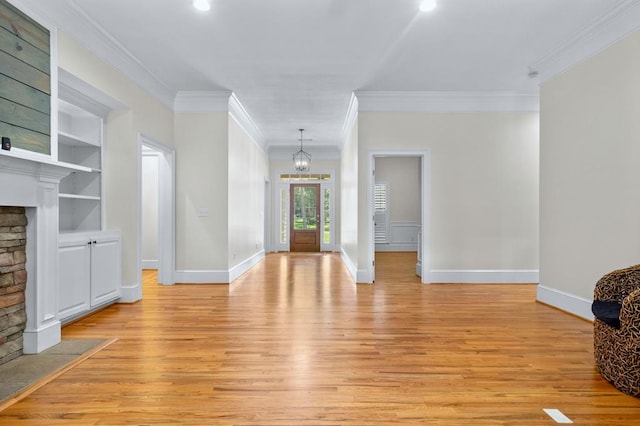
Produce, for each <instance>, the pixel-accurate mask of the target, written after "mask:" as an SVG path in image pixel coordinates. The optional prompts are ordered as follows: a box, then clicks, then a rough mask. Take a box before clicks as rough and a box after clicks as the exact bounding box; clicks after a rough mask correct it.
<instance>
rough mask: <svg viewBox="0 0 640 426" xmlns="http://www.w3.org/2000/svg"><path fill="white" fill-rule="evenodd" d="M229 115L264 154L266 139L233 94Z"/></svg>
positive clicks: (229, 105) (229, 104)
mask: <svg viewBox="0 0 640 426" xmlns="http://www.w3.org/2000/svg"><path fill="white" fill-rule="evenodd" d="M228 109H229V115H230V116H231V117H232V118H233V119H234V120H235V121H236V123H238V126H240V128H241V129H242V130H243V131H244V132H245V133H246V134H247V135H248V136H249V137H250V138H251V140H252V141H253V143H255V144H256V145H258V147H259V148H260V149H261V150H262V151H263V152H264V150H265V144H266V141H265V138H264V135H263V134H262V132H261V131H260V129H259V128H258V126H257V125H256V123H255V121H253V119H252V118H251V116H250V115H249V113H248V112H247V110H246V109H245V108H244V106H243V105H242V103H241V102H240V100H239V99H238V98H237V97H236V94H235V93H232V94H231V97H230V98H229V102H228Z"/></svg>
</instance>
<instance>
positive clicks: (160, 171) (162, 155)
mask: <svg viewBox="0 0 640 426" xmlns="http://www.w3.org/2000/svg"><path fill="white" fill-rule="evenodd" d="M145 158H146V159H147V160H148V159H149V158H153V159H155V160H156V161H155V162H153V164H154V166H155V167H156V170H155V173H156V178H157V183H156V185H155V186H154V185H153V184H152V185H151V188H157V189H154V190H157V194H156V195H157V199H156V200H157V201H153V202H154V203H157V206H156V205H154V207H152V209H151V211H152V212H154V213H157V223H154V224H153V225H152V226H151V228H147V229H146V231H147V232H151V233H155V235H152V236H151V238H148V239H149V240H151V241H152V243H151V244H155V245H156V252H155V255H156V256H155V257H156V259H155V260H156V263H154V264H155V265H156V266H157V269H158V284H163V285H172V284H175V278H174V273H175V151H174V149H173V148H170V147H168V146H166V145H164V144H163V143H161V142H158V141H155V140H153V139H151V138H149V137H147V136H145V135H143V134H139V135H138V270H139V271H140V298H142V285H141V283H142V269H143V266H152V265H153V264H148V263H147V264H144V265H143V229H144V228H143V206H142V203H143V199H145V201H147V200H149V197H143V161H144V159H145ZM151 176H153V173H151ZM147 177H148V176H147ZM144 183H145V184H148V183H149V182H144ZM151 199H152V200H153V197H151ZM146 207H148V206H145V209H146ZM151 216H153V214H151ZM145 219H146V220H148V219H149V218H145ZM154 231H155V232H154ZM146 237H148V235H145V239H147V238H146ZM145 260H148V259H145Z"/></svg>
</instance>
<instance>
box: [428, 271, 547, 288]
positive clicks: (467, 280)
mask: <svg viewBox="0 0 640 426" xmlns="http://www.w3.org/2000/svg"><path fill="white" fill-rule="evenodd" d="M538 277H539V272H538V270H537V269H514V270H510V269H469V270H454V269H441V270H432V271H430V272H429V281H430V282H432V283H460V284H531V283H538V281H539V278H538Z"/></svg>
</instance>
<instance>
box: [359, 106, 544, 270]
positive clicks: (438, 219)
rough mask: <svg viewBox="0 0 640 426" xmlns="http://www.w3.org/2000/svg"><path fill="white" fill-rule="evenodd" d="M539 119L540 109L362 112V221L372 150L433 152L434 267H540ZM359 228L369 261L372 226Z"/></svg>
mask: <svg viewBox="0 0 640 426" xmlns="http://www.w3.org/2000/svg"><path fill="white" fill-rule="evenodd" d="M538 124H539V116H538V114H537V113H446V114H445V113H442V114H434V113H378V112H362V111H361V112H360V113H359V129H358V144H359V147H358V152H359V154H358V155H359V157H358V159H359V164H360V167H361V170H360V174H359V176H360V179H359V186H358V191H359V193H358V197H359V200H360V207H361V208H360V212H359V220H360V222H361V223H362V222H366V221H367V217H366V215H367V211H366V206H367V189H368V188H367V185H368V180H367V177H368V176H367V171H366V170H365V171H364V172H363V171H362V168H363V165H366V164H367V161H368V156H369V152H370V151H371V150H381V149H385V150H388V149H389V147H393V148H394V149H398V150H402V149H405V150H428V151H429V157H430V176H429V177H428V180H429V192H430V203H429V205H430V212H429V217H430V223H429V230H430V235H431V237H430V241H429V244H430V253H428V255H429V257H430V263H431V271H439V270H441V271H473V270H502V271H514V270H516V271H530V270H537V269H538V159H539V154H538V148H539V140H538V139H539V129H538ZM361 228H362V227H361ZM360 232H361V238H360V240H359V244H358V252H359V256H360V261H363V260H365V259H366V255H367V238H368V237H367V233H366V227H365V228H364V229H361V231H360ZM440 276H442V275H440Z"/></svg>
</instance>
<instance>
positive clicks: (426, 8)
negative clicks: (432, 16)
mask: <svg viewBox="0 0 640 426" xmlns="http://www.w3.org/2000/svg"><path fill="white" fill-rule="evenodd" d="M437 6H438V3H437V2H436V0H422V3H420V11H421V12H431V11H432V10H434V9H435V8H436V7H437Z"/></svg>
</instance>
